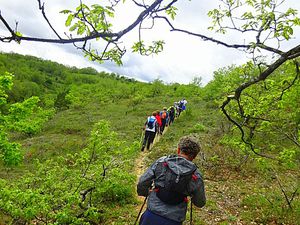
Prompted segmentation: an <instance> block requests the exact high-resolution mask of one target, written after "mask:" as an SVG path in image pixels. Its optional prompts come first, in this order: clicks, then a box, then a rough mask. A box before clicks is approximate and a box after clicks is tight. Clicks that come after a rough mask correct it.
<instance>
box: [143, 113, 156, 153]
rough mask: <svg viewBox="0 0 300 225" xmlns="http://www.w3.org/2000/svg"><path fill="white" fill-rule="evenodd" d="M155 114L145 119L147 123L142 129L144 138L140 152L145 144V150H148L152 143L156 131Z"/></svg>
mask: <svg viewBox="0 0 300 225" xmlns="http://www.w3.org/2000/svg"><path fill="white" fill-rule="evenodd" d="M155 116H156V112H153V113H152V116H149V117H148V118H147V121H146V122H145V125H144V129H145V137H144V141H143V145H142V149H141V150H142V151H144V149H145V147H146V144H147V150H149V149H150V145H151V144H152V143H153V141H154V138H155V134H156V131H157V127H158V124H157V120H156V118H155Z"/></svg>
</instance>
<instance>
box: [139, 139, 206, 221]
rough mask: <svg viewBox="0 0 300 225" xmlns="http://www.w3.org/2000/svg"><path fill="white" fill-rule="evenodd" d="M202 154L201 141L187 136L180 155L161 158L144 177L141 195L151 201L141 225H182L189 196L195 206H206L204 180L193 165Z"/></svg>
mask: <svg viewBox="0 0 300 225" xmlns="http://www.w3.org/2000/svg"><path fill="white" fill-rule="evenodd" d="M199 151H200V144H199V143H198V141H197V140H196V139H195V138H194V137H191V136H184V137H182V138H181V139H180V141H179V144H178V150H177V155H170V156H164V157H161V158H159V159H158V160H156V161H155V162H154V163H153V164H152V165H151V166H150V167H149V168H148V169H147V171H146V172H145V173H144V174H143V175H142V176H141V177H140V179H139V182H138V185H137V193H138V195H140V196H145V197H147V198H148V203H147V209H146V211H145V212H144V213H143V215H142V216H141V219H140V225H162V224H165V225H182V223H183V221H184V220H185V216H186V212H187V203H188V199H187V197H188V196H191V202H192V203H193V204H194V205H195V206H197V207H203V206H204V205H205V203H206V197H205V190H204V183H203V179H202V176H201V174H200V172H199V170H198V169H197V166H196V165H195V164H194V163H193V162H192V161H193V159H194V158H195V157H196V156H197V154H198V153H199ZM152 186H153V187H152Z"/></svg>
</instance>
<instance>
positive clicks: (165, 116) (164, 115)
mask: <svg viewBox="0 0 300 225" xmlns="http://www.w3.org/2000/svg"><path fill="white" fill-rule="evenodd" d="M160 118H161V134H162V133H163V132H164V130H165V127H166V126H167V120H168V111H167V107H164V108H163V111H161V112H160Z"/></svg>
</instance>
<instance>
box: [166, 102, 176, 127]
mask: <svg viewBox="0 0 300 225" xmlns="http://www.w3.org/2000/svg"><path fill="white" fill-rule="evenodd" d="M175 113H176V111H175V108H174V106H170V108H169V109H168V114H169V121H168V122H169V125H171V124H172V123H173V122H174V119H175Z"/></svg>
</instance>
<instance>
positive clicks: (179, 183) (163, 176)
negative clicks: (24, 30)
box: [154, 156, 197, 205]
mask: <svg viewBox="0 0 300 225" xmlns="http://www.w3.org/2000/svg"><path fill="white" fill-rule="evenodd" d="M168 157H172V156H168ZM175 157H176V156H175ZM196 169H197V167H195V169H194V170H192V171H190V172H188V173H186V174H181V175H178V174H175V173H174V172H173V171H172V170H171V169H170V168H169V166H168V163H167V162H166V161H164V162H158V164H157V166H156V168H155V172H154V173H155V176H156V178H157V179H156V180H155V181H154V184H155V192H156V196H157V197H158V198H159V199H160V200H161V201H163V202H165V203H167V204H170V205H177V204H180V203H181V202H183V201H185V200H186V197H187V194H188V185H189V183H190V182H191V180H192V176H193V174H194V172H195V171H196ZM158 179H159V180H160V181H163V182H162V183H163V185H159V184H158V182H157V181H158ZM160 183H161V182H160Z"/></svg>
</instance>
